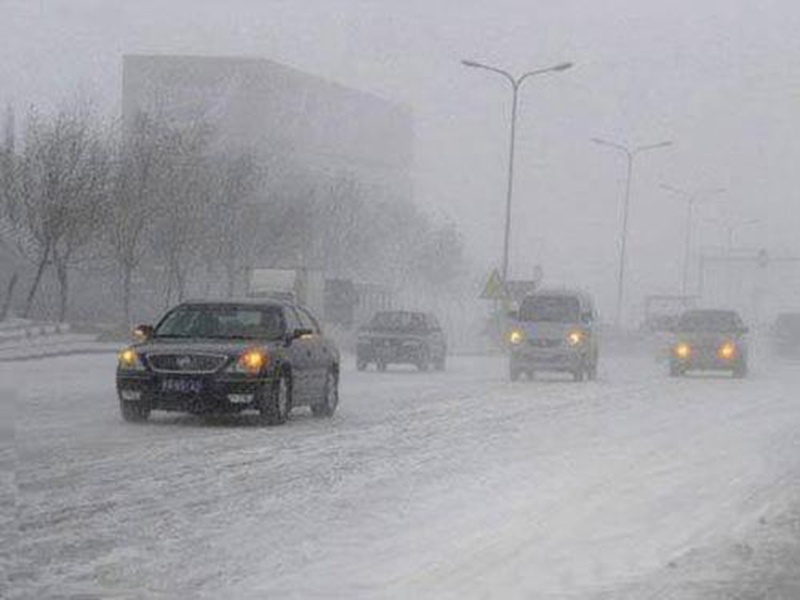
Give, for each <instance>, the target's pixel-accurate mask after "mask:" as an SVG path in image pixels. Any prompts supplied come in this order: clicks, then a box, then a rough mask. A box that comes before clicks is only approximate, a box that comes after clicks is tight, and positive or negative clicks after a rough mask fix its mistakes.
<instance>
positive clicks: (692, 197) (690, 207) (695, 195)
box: [661, 184, 726, 296]
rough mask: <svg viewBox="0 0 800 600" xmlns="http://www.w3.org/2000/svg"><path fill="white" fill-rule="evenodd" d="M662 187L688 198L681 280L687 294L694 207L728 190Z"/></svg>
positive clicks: (684, 293)
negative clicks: (689, 189)
mask: <svg viewBox="0 0 800 600" xmlns="http://www.w3.org/2000/svg"><path fill="white" fill-rule="evenodd" d="M661 189H663V190H667V191H668V192H672V193H673V194H676V195H678V196H682V197H683V198H684V199H685V200H686V226H685V227H686V231H685V233H684V235H685V239H684V251H683V278H682V282H681V293H682V294H683V295H684V296H686V295H687V294H688V292H689V264H690V263H691V257H692V222H693V221H694V207H695V206H696V205H697V203H698V202H699V201H700V199H701V198H703V197H704V196H709V195H711V194H721V193H723V192H724V191H726V190H725V188H706V189H700V190H694V191H687V190H683V189H681V188H677V187H674V186H671V185H666V184H661Z"/></svg>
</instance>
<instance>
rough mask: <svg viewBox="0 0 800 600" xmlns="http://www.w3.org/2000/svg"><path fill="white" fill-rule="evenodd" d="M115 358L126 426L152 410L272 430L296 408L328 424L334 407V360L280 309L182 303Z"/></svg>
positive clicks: (308, 325) (306, 319)
mask: <svg viewBox="0 0 800 600" xmlns="http://www.w3.org/2000/svg"><path fill="white" fill-rule="evenodd" d="M136 334H137V336H138V338H139V340H140V341H138V342H137V343H135V344H133V345H132V346H130V347H129V348H126V349H125V350H123V351H122V352H120V354H119V365H118V368H117V393H118V396H119V403H120V410H121V412H122V417H123V418H124V419H125V420H126V421H144V420H146V419H147V418H148V417H149V416H150V412H151V411H152V410H167V411H180V412H190V413H195V414H208V413H239V412H242V411H246V410H252V411H256V413H257V414H258V417H259V420H260V421H261V422H262V423H263V424H267V425H280V424H282V423H284V422H285V421H286V419H287V418H288V416H289V413H290V411H291V410H292V408H293V407H296V406H309V407H310V408H311V411H312V413H313V414H314V415H315V416H320V417H329V416H332V415H333V413H334V412H335V410H336V407H337V405H338V402H339V393H338V384H339V352H338V350H337V349H336V347H335V346H334V344H333V343H332V342H331V341H330V340H329V339H327V338H326V337H325V336H324V335H323V333H322V330H321V329H320V327H319V324H318V323H317V321H316V319H314V317H313V316H312V315H311V314H310V313H309V312H308V311H307V310H306V309H305V308H303V307H301V306H296V305H294V304H291V303H286V302H282V301H272V300H270V301H261V300H259V301H243V302H187V303H184V304H181V305H179V306H177V307H175V308H173V309H172V310H170V311H169V312H167V314H166V315H165V316H164V317H163V318H162V319H161V321H160V322H159V323H158V325H156V326H155V327H150V326H140V327H138V328H137V330H136Z"/></svg>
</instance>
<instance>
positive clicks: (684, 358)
mask: <svg viewBox="0 0 800 600" xmlns="http://www.w3.org/2000/svg"><path fill="white" fill-rule="evenodd" d="M747 331H748V330H747V327H745V325H744V323H743V322H742V319H741V317H740V316H739V315H738V314H737V313H736V312H735V311H732V310H689V311H686V312H685V313H683V314H682V315H681V317H680V318H679V319H678V322H677V324H676V325H675V327H674V334H675V340H674V343H673V345H672V352H671V356H670V375H672V376H673V377H678V376H681V375H683V374H685V373H686V372H687V371H689V370H703V371H730V372H731V373H733V375H734V376H735V377H744V376H745V375H747V338H746V334H747Z"/></svg>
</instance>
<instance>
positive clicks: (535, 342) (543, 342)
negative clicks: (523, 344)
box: [530, 338, 561, 348]
mask: <svg viewBox="0 0 800 600" xmlns="http://www.w3.org/2000/svg"><path fill="white" fill-rule="evenodd" d="M530 345H531V346H533V347H534V348H557V347H558V346H560V345H561V340H548V339H537V338H534V339H532V340H530Z"/></svg>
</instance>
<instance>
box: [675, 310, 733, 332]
mask: <svg viewBox="0 0 800 600" xmlns="http://www.w3.org/2000/svg"><path fill="white" fill-rule="evenodd" d="M742 327H743V323H742V320H741V319H740V318H739V315H737V314H736V313H734V312H730V311H717V310H698V311H690V312H687V313H684V314H683V316H681V318H680V320H679V321H678V329H680V330H681V331H709V332H711V331H737V330H739V329H742Z"/></svg>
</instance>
